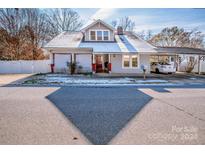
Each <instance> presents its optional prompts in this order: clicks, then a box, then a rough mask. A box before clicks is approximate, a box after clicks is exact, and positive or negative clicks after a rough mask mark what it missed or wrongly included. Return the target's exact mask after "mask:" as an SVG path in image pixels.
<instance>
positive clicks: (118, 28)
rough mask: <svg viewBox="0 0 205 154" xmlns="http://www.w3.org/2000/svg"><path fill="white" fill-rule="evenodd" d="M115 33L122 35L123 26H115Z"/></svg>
mask: <svg viewBox="0 0 205 154" xmlns="http://www.w3.org/2000/svg"><path fill="white" fill-rule="evenodd" d="M117 35H123V28H122V27H121V26H118V27H117Z"/></svg>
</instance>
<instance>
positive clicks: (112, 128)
mask: <svg viewBox="0 0 205 154" xmlns="http://www.w3.org/2000/svg"><path fill="white" fill-rule="evenodd" d="M47 98H48V99H49V100H50V101H51V102H52V103H53V104H55V106H56V107H57V108H58V109H59V110H60V111H61V112H62V113H63V114H64V115H65V116H66V117H67V118H68V119H69V120H70V121H71V122H72V123H73V124H74V125H75V126H76V127H77V128H78V129H79V130H80V131H81V132H82V133H83V134H84V135H85V136H86V137H87V138H88V139H89V140H90V141H91V142H92V143H93V144H107V143H108V142H109V141H110V140H111V139H112V138H113V137H114V136H115V135H116V134H117V133H118V132H119V131H120V130H121V129H122V128H123V127H124V126H125V125H126V124H127V123H128V122H129V121H130V120H131V119H132V118H133V117H134V116H135V115H136V114H137V113H138V112H139V111H140V110H141V109H142V107H144V106H145V105H146V104H147V103H148V102H149V101H150V100H151V99H152V97H150V96H149V95H146V94H145V93H143V92H141V91H139V90H137V89H136V88H119V87H117V88H113V87H72V88H71V87H61V88H60V89H59V90H57V91H55V92H54V93H52V94H50V95H48V96H47ZM59 129H60V128H59Z"/></svg>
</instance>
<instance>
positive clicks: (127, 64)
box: [123, 56, 130, 67]
mask: <svg viewBox="0 0 205 154" xmlns="http://www.w3.org/2000/svg"><path fill="white" fill-rule="evenodd" d="M123 66H124V67H130V57H129V56H123Z"/></svg>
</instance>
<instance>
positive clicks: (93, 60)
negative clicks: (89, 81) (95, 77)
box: [92, 54, 96, 74]
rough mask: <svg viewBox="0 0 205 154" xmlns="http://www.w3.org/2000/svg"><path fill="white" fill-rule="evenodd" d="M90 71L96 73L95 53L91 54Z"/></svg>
mask: <svg viewBox="0 0 205 154" xmlns="http://www.w3.org/2000/svg"><path fill="white" fill-rule="evenodd" d="M92 73H93V74H95V73H96V63H95V54H92Z"/></svg>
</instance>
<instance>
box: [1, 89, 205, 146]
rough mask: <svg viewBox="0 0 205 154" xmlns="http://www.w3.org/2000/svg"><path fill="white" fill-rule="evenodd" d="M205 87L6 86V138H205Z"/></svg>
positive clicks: (198, 141)
mask: <svg viewBox="0 0 205 154" xmlns="http://www.w3.org/2000/svg"><path fill="white" fill-rule="evenodd" d="M204 94H205V87H203V86H202V87H198V88H197V87H196V86H193V87H189V88H187V87H151V86H150V87H0V106H1V108H0V144H205V112H204V111H205V103H204V100H205V95H204Z"/></svg>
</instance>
